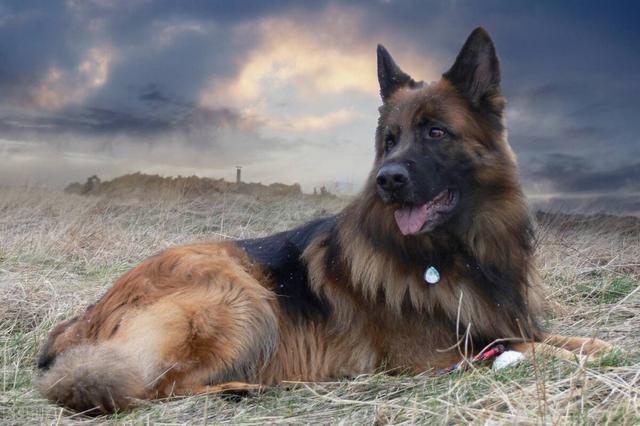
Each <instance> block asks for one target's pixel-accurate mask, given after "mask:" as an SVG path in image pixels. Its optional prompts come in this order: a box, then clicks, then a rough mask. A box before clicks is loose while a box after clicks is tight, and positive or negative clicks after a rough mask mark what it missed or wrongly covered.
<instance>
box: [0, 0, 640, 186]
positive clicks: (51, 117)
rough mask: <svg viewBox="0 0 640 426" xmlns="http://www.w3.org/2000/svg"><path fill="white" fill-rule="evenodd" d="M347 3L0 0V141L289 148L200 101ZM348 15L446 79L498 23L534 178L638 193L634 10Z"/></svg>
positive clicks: (528, 8)
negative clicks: (459, 55) (474, 33)
mask: <svg viewBox="0 0 640 426" xmlns="http://www.w3.org/2000/svg"><path fill="white" fill-rule="evenodd" d="M336 4H338V3H336V2H322V1H313V2H304V3H303V2H285V1H278V2H266V1H243V2H233V3H232V2H217V1H213V2H212V1H204V0H203V1H180V2H169V1H139V0H131V1H119V0H92V1H72V0H69V1H65V2H62V1H60V2H56V1H47V2H41V1H4V2H3V1H0V139H1V138H10V139H14V140H24V141H42V142H43V143H44V142H47V143H49V142H51V141H53V142H57V141H58V140H62V139H69V138H70V139H74V138H76V139H79V138H80V137H82V140H84V141H85V143H86V144H89V145H90V144H93V145H95V146H94V148H96V147H98V148H99V147H104V146H110V145H111V144H112V143H111V139H113V138H120V139H122V138H124V137H126V138H128V141H127V143H128V144H130V145H135V144H136V143H140V144H146V145H149V146H151V145H153V144H154V143H158V144H162V143H166V141H167V140H175V138H178V137H180V138H181V139H180V140H181V142H182V143H184V144H195V145H198V146H200V145H202V146H208V147H210V148H216V147H217V148H219V149H218V153H220V151H221V150H222V149H223V148H224V149H231V150H232V151H233V150H236V149H240V148H238V147H234V148H227V147H228V146H229V145H228V144H225V143H224V142H223V141H221V140H219V137H220V136H219V134H220V131H221V130H225V129H226V130H229V131H232V132H235V133H234V134H236V136H237V135H239V134H243V135H244V136H242V137H240V139H241V140H242V141H243V144H244V145H242V148H241V149H243V150H244V151H245V152H244V153H245V154H246V155H247V156H248V157H251V156H253V157H254V158H257V157H260V156H261V155H264V153H266V152H269V153H272V154H273V155H275V153H276V151H277V149H278V148H280V149H290V145H289V144H286V143H284V142H282V141H275V140H273V139H268V138H265V137H263V136H262V135H261V132H260V129H259V126H258V124H257V123H256V121H255V118H252V117H250V116H247V115H246V114H245V113H243V112H241V111H240V110H238V109H236V108H234V107H232V106H231V105H232V104H233V102H232V101H233V100H227V99H220V100H219V102H218V103H219V104H220V105H221V106H220V107H215V108H213V107H204V106H202V105H201V104H199V103H198V100H199V97H200V96H201V95H202V92H203V90H205V89H206V87H207V86H208V84H210V81H211V78H212V77H216V78H220V79H225V78H232V77H234V76H235V75H236V74H237V73H238V71H239V70H240V69H241V67H242V65H243V64H244V63H245V61H246V58H247V54H248V52H249V51H250V50H251V49H253V48H255V46H256V45H257V44H258V43H259V42H260V40H259V39H258V38H257V37H259V33H256V32H253V31H251V29H253V28H254V27H255V26H256V25H258V24H259V22H261V20H263V19H265V18H269V17H278V16H287V17H289V18H290V19H291V20H292V21H294V22H299V23H302V24H303V26H304V24H305V23H308V24H309V26H312V24H315V23H317V22H316V21H317V19H318V18H317V16H318V15H319V14H321V13H322V12H323V11H324V10H326V9H327V8H328V7H332V5H336ZM345 5H346V3H345ZM348 8H349V11H354V10H355V11H356V12H357V14H359V16H361V18H362V20H363V21H364V22H366V25H362V26H360V27H358V28H357V30H358V31H359V32H360V33H361V34H359V39H360V40H362V42H363V43H370V44H371V52H372V53H371V54H372V55H373V54H374V46H375V44H376V43H377V42H383V43H386V44H387V47H389V48H390V50H391V52H392V53H394V52H397V53H398V55H399V56H400V57H402V55H403V52H406V51H411V52H416V53H418V54H421V55H424V57H426V58H431V59H432V60H433V61H436V62H438V63H439V64H440V65H441V71H445V70H446V69H447V68H448V66H449V65H450V64H451V63H452V62H453V59H454V57H455V54H456V52H457V50H458V49H459V48H460V45H461V44H462V42H463V40H464V37H466V35H467V34H468V33H469V31H470V30H471V29H472V28H474V27H475V26H477V25H483V26H485V27H486V28H487V29H488V30H489V32H490V33H491V34H492V36H493V38H494V40H495V42H496V45H497V48H498V52H499V54H500V56H501V60H502V70H503V90H504V92H505V94H506V96H507V98H508V99H509V106H508V108H509V115H508V118H509V122H508V126H509V135H510V141H511V143H512V145H513V147H514V149H515V151H516V153H517V154H518V156H519V158H520V164H521V166H522V169H523V175H524V176H525V178H526V179H527V180H528V181H529V182H531V183H535V182H536V181H545V182H547V183H549V184H550V185H551V186H552V187H554V188H555V189H557V190H561V191H588V190H604V189H606V188H610V189H617V188H621V187H625V188H626V187H628V186H629V185H633V184H635V183H637V176H638V165H637V164H638V163H637V158H640V157H639V155H640V143H639V142H640V141H639V140H638V139H639V138H638V135H639V134H640V120H638V117H640V102H638V99H640V85H639V82H638V78H637V76H638V75H640V54H639V53H640V52H639V49H640V43H638V41H639V40H640V29H639V28H640V27H639V26H638V25H637V22H636V20H635V16H637V10H636V9H637V6H636V4H635V3H634V2H624V1H622V2H615V3H610V4H605V3H604V2H578V1H563V2H552V1H541V2H535V3H531V2H506V1H483V2H474V1H456V2H441V1H433V2H415V1H389V2H384V1H381V2H369V1H367V2H364V1H363V2H349V3H348ZM634 11H635V12H636V13H634ZM347 18H348V16H346V13H345V16H344V19H347ZM335 19H340V16H339V14H338V16H337V17H336V18H335ZM314 28H315V27H314ZM320 36H321V34H320V33H318V34H317V37H320ZM400 65H402V63H400ZM417 72H419V70H417ZM416 77H417V78H422V76H420V75H417V76H416ZM292 96H293V95H292ZM347 98H348V97H347V96H345V97H344V99H345V102H347V101H348V99H347ZM225 105H227V106H225ZM374 124H375V123H374V122H373V120H372V123H371V127H372V128H373V126H374ZM222 133H223V134H224V135H225V137H228V133H225V132H222ZM120 139H119V140H120ZM267 140H268V143H267ZM312 142H314V143H319V141H312ZM119 143H121V142H119ZM92 149H93V148H92ZM92 149H87V151H89V152H91V151H92ZM330 155H331V146H330V145H327V157H329V156H330ZM181 161H184V162H186V161H187V160H181ZM634 179H635V180H634Z"/></svg>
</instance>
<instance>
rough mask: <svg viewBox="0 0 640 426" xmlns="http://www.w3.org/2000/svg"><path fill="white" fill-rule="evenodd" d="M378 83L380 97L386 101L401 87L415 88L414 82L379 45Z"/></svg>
mask: <svg viewBox="0 0 640 426" xmlns="http://www.w3.org/2000/svg"><path fill="white" fill-rule="evenodd" d="M378 83H380V96H381V97H382V100H383V101H386V100H387V99H388V98H389V97H390V96H391V95H393V94H394V93H395V91H396V90H398V89H400V88H401V87H415V85H416V82H415V81H414V80H413V79H412V78H411V77H410V76H409V74H407V73H405V72H404V71H402V70H401V69H400V67H399V66H398V65H396V63H395V61H394V60H393V58H392V57H391V55H390V54H389V52H388V51H387V49H385V47H384V46H383V45H381V44H379V45H378Z"/></svg>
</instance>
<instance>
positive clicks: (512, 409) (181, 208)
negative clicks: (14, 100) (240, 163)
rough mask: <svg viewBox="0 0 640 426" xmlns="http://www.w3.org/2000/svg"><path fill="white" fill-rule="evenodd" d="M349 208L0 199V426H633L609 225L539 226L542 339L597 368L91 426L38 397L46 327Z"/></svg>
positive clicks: (323, 394)
mask: <svg viewBox="0 0 640 426" xmlns="http://www.w3.org/2000/svg"><path fill="white" fill-rule="evenodd" d="M344 203H345V201H344V200H340V199H334V198H322V197H311V196H296V197H293V198H287V199H284V198H276V199H266V200H264V199H259V198H256V197H254V196H248V195H240V194H227V195H219V196H215V197H212V198H210V199H203V198H196V199H193V198H190V199H187V198H184V197H178V196H176V195H175V194H163V196H162V197H160V198H157V197H155V196H154V197H147V199H146V200H133V199H129V200H127V199H106V198H98V197H94V196H80V195H73V194H65V193H62V192H58V191H53V190H45V189H37V188H0V300H1V301H2V303H1V304H0V363H1V366H2V367H1V368H2V377H1V379H0V380H1V382H0V423H3V424H40V423H50V424H51V423H56V424H58V423H60V424H75V423H85V422H95V421H98V422H104V423H164V424H169V423H170V424H182V423H199V424H204V423H210V424H234V425H236V424H260V425H262V424H273V423H287V424H291V423H298V424H299V423H304V424H308V423H313V424H336V423H341V424H413V423H422V424H433V423H436V424H440V423H446V424H457V423H469V422H470V423H476V424H487V423H489V424H495V423H509V424H513V423H518V424H547V423H548V424H576V423H577V424H598V425H600V424H606V423H611V424H638V423H640V316H639V315H638V314H639V313H640V289H639V282H640V222H639V221H638V219H635V218H626V219H619V218H613V217H607V216H598V217H591V218H581V217H579V216H563V215H557V214H556V215H538V219H539V222H540V223H539V229H538V235H539V247H538V252H539V265H540V268H541V270H542V273H543V276H544V279H545V283H546V285H547V290H546V295H547V301H548V304H549V307H550V314H549V319H548V326H549V328H550V329H551V330H552V331H553V332H556V333H559V334H566V335H582V336H597V337H599V338H601V339H605V340H608V341H609V342H611V343H613V344H615V345H616V346H617V347H618V349H617V350H616V351H615V352H614V353H613V354H611V355H609V356H607V357H605V358H604V359H602V360H601V361H599V362H586V363H585V362H578V361H576V362H570V361H553V360H548V359H542V358H536V359H534V360H532V361H528V362H525V363H524V364H522V365H520V366H518V367H515V368H510V369H505V370H502V371H500V372H494V371H492V370H491V369H489V368H487V367H486V366H478V367H477V368H474V369H472V370H469V371H466V372H458V373H454V374H451V375H447V376H441V377H430V376H423V377H420V376H419V377H414V376H393V377H392V376H388V375H385V374H383V373H379V374H375V375H367V376H361V377H357V378H355V379H353V380H340V381H336V382H330V383H315V384H312V383H290V384H286V385H284V386H280V387H275V388H272V389H269V390H267V391H266V392H265V393H263V394H260V395H253V396H248V397H245V398H236V397H229V396H206V397H189V398H181V399H175V400H171V401H161V402H153V403H149V404H145V405H144V406H142V407H140V408H138V409H136V410H134V411H131V412H128V413H123V414H116V415H112V416H103V417H99V418H97V419H91V418H87V417H85V416H83V415H81V414H74V413H71V412H67V411H65V410H64V409H62V408H60V407H57V406H55V405H53V404H50V403H48V402H47V401H46V400H44V399H42V397H41V396H40V395H39V394H38V393H37V392H36V391H35V390H34V388H33V383H34V381H35V379H36V377H37V374H38V373H37V370H36V368H35V363H34V359H35V356H36V353H37V350H38V348H39V347H40V345H41V344H42V343H43V341H44V339H45V337H46V335H47V332H48V331H49V329H50V328H51V327H52V325H53V324H55V323H56V322H58V321H60V320H62V319H65V318H68V317H71V316H73V315H74V314H77V313H79V312H81V311H82V310H83V308H84V307H85V306H86V305H87V304H89V303H91V302H93V301H95V300H96V299H97V298H98V297H99V296H100V295H101V294H102V293H103V292H104V291H105V290H106V289H107V288H108V287H109V286H110V285H111V283H112V282H113V281H114V280H115V279H116V278H117V277H118V276H119V275H120V274H122V273H123V272H125V271H126V270H128V269H129V268H131V267H132V266H134V265H136V264H137V263H138V262H139V261H141V260H142V259H144V258H145V257H146V256H149V255H151V254H153V253H155V252H157V251H159V250H161V249H163V248H165V247H169V246H173V245H176V244H180V243H185V242H191V241H195V240H211V239H214V240H219V239H227V238H244V237H255V236H261V235H266V234H268V233H272V232H275V231H279V230H284V229H287V228H289V227H291V226H294V225H297V224H300V223H302V222H304V221H305V220H308V219H311V218H314V217H318V216H321V215H325V214H328V213H331V212H335V211H338V210H339V209H340V208H341V207H342V206H343V205H344Z"/></svg>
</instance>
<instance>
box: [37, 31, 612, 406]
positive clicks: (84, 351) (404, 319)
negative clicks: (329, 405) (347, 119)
mask: <svg viewBox="0 0 640 426" xmlns="http://www.w3.org/2000/svg"><path fill="white" fill-rule="evenodd" d="M377 53H378V80H379V83H380V93H381V96H382V106H381V107H380V116H379V119H378V127H377V131H376V138H375V161H374V164H373V169H372V171H371V173H370V175H369V177H368V179H367V181H366V184H365V187H364V189H363V191H362V192H361V194H360V195H359V196H358V197H357V198H356V199H355V200H354V201H353V202H352V203H351V204H350V205H349V206H347V207H346V208H345V209H344V210H343V211H342V212H341V213H339V214H337V215H335V216H331V217H327V218H323V219H319V220H315V221H313V222H310V223H308V224H306V225H303V226H301V227H299V228H296V229H293V230H290V231H286V232H283V233H280V234H276V235H272V236H269V237H265V238H259V239H252V240H242V241H224V242H210V243H198V244H191V245H185V246H180V247H175V248H170V249H168V250H165V251H163V252H161V253H159V254H157V255H155V256H153V257H151V258H149V259H147V260H145V261H144V262H142V263H141V264H140V265H139V266H137V267H136V268H134V269H133V270H131V271H129V272H128V273H126V274H125V275H124V276H122V277H121V278H120V279H119V280H118V281H117V282H116V283H115V285H114V286H113V287H112V288H111V289H110V290H109V291H108V292H107V293H106V294H105V295H104V296H103V297H102V298H101V299H100V300H99V301H98V302H97V303H96V304H94V305H92V306H89V307H88V308H87V310H86V311H85V312H84V313H83V314H82V315H80V316H78V317H76V318H73V319H70V320H68V321H64V322H62V323H61V324H58V325H57V326H56V327H55V328H54V329H53V331H52V332H51V333H50V335H49V338H48V341H47V343H46V345H45V346H44V348H43V349H42V352H41V354H40V357H39V360H38V366H39V367H40V368H41V369H43V370H46V371H45V372H44V373H43V376H42V378H41V379H40V382H39V388H40V389H41V390H42V392H43V393H44V394H45V395H46V396H47V397H48V398H49V399H50V400H52V401H55V402H58V403H60V404H62V405H64V406H66V407H69V408H71V409H75V410H82V411H84V410H92V409H95V410H96V412H112V411H115V410H123V409H127V408H129V407H131V406H132V405H134V404H135V401H136V400H141V399H142V400H144V399H155V398H166V397H171V396H173V395H195V394H203V393H211V392H220V391H224V390H229V389H231V390H248V389H254V388H259V387H261V386H269V385H274V384H277V383H281V382H283V381H322V380H331V379H335V378H339V377H352V376H356V375H359V374H366V373H372V372H375V371H380V370H386V371H393V372H404V373H421V372H427V371H437V370H438V369H446V368H447V367H449V366H451V365H454V364H456V363H457V362H459V361H461V360H463V359H465V358H466V357H470V356H473V355H474V354H477V353H479V352H480V351H481V350H482V349H483V348H485V347H486V346H487V345H490V344H491V343H492V342H494V341H497V340H500V341H502V342H505V341H506V342H509V343H508V346H509V348H510V349H513V350H518V351H521V352H531V351H535V350H538V351H540V352H542V351H545V350H549V351H552V352H553V354H554V355H556V356H560V357H567V356H569V355H571V356H573V355H572V354H573V352H571V351H574V352H581V353H582V354H591V353H596V352H601V351H607V350H609V349H610V348H611V346H610V345H609V344H607V343H605V342H603V341H601V340H597V339H587V338H577V337H571V338H569V337H566V338H565V337H560V336H550V335H548V334H546V333H545V331H543V329H542V327H541V325H540V321H539V320H540V317H541V315H542V314H543V313H544V312H543V310H544V309H543V308H544V304H545V303H544V298H543V294H542V293H543V289H542V287H541V282H540V279H539V277H538V273H537V271H536V268H535V266H534V242H533V241H534V240H533V232H532V224H531V222H530V217H529V212H528V208H527V203H526V200H525V197H524V195H523V192H522V189H521V186H520V183H519V178H518V170H517V166H516V159H515V156H514V154H513V152H512V151H511V148H510V147H509V144H508V142H507V140H506V132H505V124H504V108H505V100H504V98H503V96H502V95H501V92H500V71H499V62H498V58H497V56H496V52H495V48H494V45H493V42H492V40H491V38H490V37H489V35H488V34H487V32H486V31H485V30H484V29H482V28H478V29H476V30H475V31H473V33H472V34H471V35H470V36H469V38H468V40H467V41H466V43H465V44H464V46H463V47H462V50H461V51H460V53H459V54H458V57H457V58H456V60H455V63H454V64H453V66H452V67H451V69H449V70H448V71H447V72H445V73H444V74H443V75H442V78H441V79H440V80H439V81H438V82H434V83H431V84H425V83H423V82H419V81H415V80H414V79H412V78H411V77H410V76H409V75H407V74H406V73H404V72H403V71H402V70H401V69H400V68H399V67H398V66H397V65H396V63H395V62H394V61H393V59H392V58H391V56H390V55H389V53H388V52H387V50H386V49H385V48H384V47H383V46H378V52H377Z"/></svg>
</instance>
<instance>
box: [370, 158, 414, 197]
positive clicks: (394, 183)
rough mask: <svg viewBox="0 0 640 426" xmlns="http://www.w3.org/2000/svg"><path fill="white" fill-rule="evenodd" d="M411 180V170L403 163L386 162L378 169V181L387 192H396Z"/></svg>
mask: <svg viewBox="0 0 640 426" xmlns="http://www.w3.org/2000/svg"><path fill="white" fill-rule="evenodd" d="M408 182H409V171H408V170H407V169H406V168H405V167H404V166H403V165H401V164H394V163H391V164H385V165H384V166H382V167H381V168H380V170H379V171H378V175H377V176H376V183H377V184H378V186H379V187H380V189H382V190H384V191H386V192H396V191H398V190H400V189H402V188H404V187H405V186H406V185H407V183H408Z"/></svg>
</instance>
